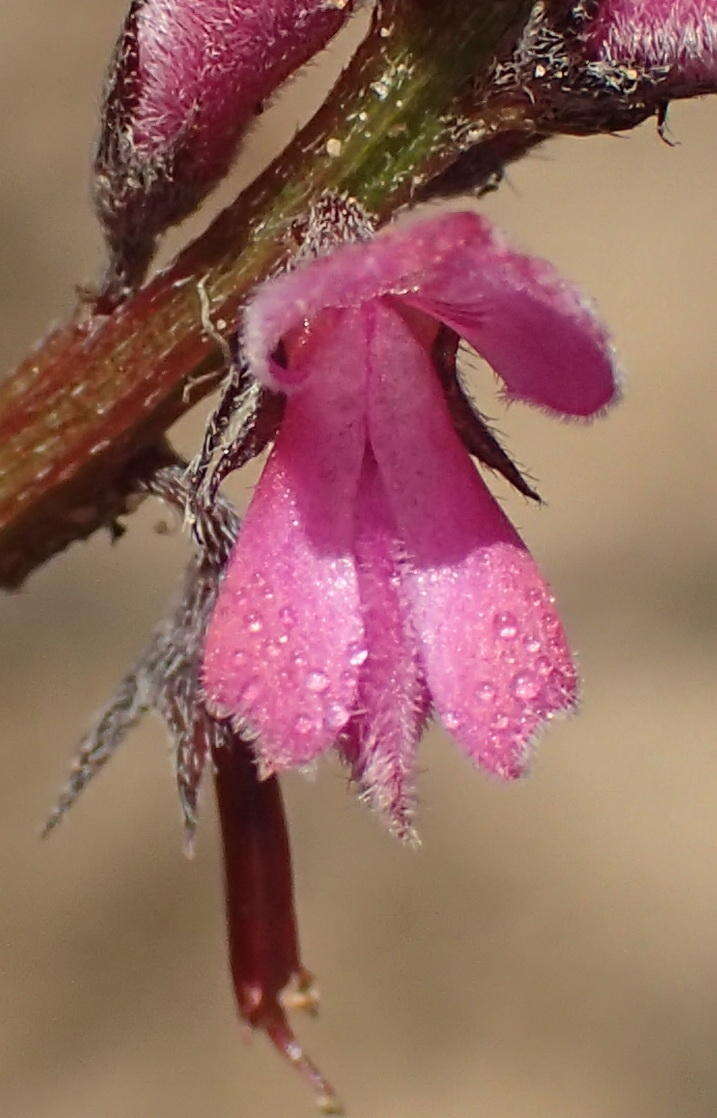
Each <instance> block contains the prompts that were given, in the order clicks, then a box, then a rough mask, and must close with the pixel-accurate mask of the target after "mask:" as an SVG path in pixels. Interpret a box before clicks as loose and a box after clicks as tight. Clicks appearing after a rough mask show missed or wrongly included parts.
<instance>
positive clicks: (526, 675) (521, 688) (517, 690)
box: [510, 672, 541, 702]
mask: <svg viewBox="0 0 717 1118" xmlns="http://www.w3.org/2000/svg"><path fill="white" fill-rule="evenodd" d="M540 687H541V683H540V680H539V679H537V677H536V676H534V675H533V673H532V672H518V674H517V675H516V676H513V682H512V683H511V685H510V689H511V691H512V692H513V694H514V695H515V697H516V699H521V700H522V701H523V702H530V700H531V699H534V698H535V696H536V695H537V694H538V692H539V691H540Z"/></svg>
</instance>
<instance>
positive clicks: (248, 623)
mask: <svg viewBox="0 0 717 1118" xmlns="http://www.w3.org/2000/svg"><path fill="white" fill-rule="evenodd" d="M339 319H340V320H341V321H338V320H339ZM363 339H364V332H363V329H362V322H361V316H360V315H359V314H347V313H345V314H342V315H327V316H325V318H324V320H323V322H322V323H321V324H319V326H317V329H316V330H315V332H314V335H313V339H312V347H311V353H310V354H307V360H310V361H311V362H312V363H313V368H314V370H315V372H316V376H312V377H311V378H309V381H308V382H307V386H306V388H305V389H304V390H302V391H300V392H299V393H297V394H296V395H295V396H294V397H292V398H291V400H290V401H289V403H288V406H287V410H286V415H285V418H284V421H283V424H282V427H281V431H280V433H279V437H278V439H277V443H276V446H275V448H274V451H273V453H272V455H271V457H270V459H269V462H268V464H267V466H266V468H265V470H264V473H263V475H262V477H261V480H260V482H259V485H258V486H257V489H256V492H255V494H254V498H253V500H252V502H251V506H250V508H249V511H248V513H247V515H246V519H245V521H244V523H243V525H242V527H241V530H240V532H239V538H238V540H237V543H236V545H235V548H234V551H233V553H232V556H231V558H230V560H229V563H228V566H227V571H226V576H225V578H224V581H223V583H222V586H221V588H220V591H219V596H218V599H217V605H216V608H215V611H214V614H213V616H212V619H211V622H210V624H209V627H208V633H207V640H206V651H205V660H204V688H205V692H206V700H207V705H208V706H209V708H210V709H211V710H213V711H214V712H215V713H216V714H218V715H222V716H225V717H226V716H227V715H231V716H233V717H234V718H236V719H238V720H239V721H242V720H243V721H245V722H246V723H247V724H248V725H249V727H250V728H251V729H252V730H254V731H255V732H256V733H257V734H258V735H259V740H258V742H257V747H256V748H257V752H258V754H259V755H260V758H261V759H262V761H263V763H264V766H265V768H267V769H268V770H274V769H280V768H285V767H288V766H295V765H302V764H307V763H308V762H310V761H311V760H312V759H313V758H314V757H315V756H316V755H317V754H318V753H320V752H321V751H322V750H324V749H326V748H327V747H328V746H330V745H331V744H332V742H333V741H334V740H335V738H336V736H337V734H338V732H339V731H340V730H341V728H342V727H343V726H344V725H345V723H346V722H347V720H348V718H349V716H350V711H351V708H352V706H353V704H354V700H355V697H356V688H357V679H358V662H357V652H358V651H359V650H361V649H362V648H363V647H364V635H363V625H362V622H361V616H360V610H359V595H358V584H357V576H356V569H355V565H354V558H353V536H354V501H355V495H356V488H357V483H358V478H359V473H360V469H361V463H362V460H363V454H364V447H365V418H364V415H365V387H364V384H363V383H362V379H361V375H360V370H361V368H362V364H361V352H362V350H363V351H364V352H365V343H364V340H363Z"/></svg>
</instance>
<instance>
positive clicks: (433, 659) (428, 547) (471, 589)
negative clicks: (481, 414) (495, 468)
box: [369, 304, 577, 778]
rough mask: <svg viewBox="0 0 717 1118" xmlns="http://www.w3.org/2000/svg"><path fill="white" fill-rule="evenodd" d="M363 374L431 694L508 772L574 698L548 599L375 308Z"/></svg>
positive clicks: (419, 364)
mask: <svg viewBox="0 0 717 1118" xmlns="http://www.w3.org/2000/svg"><path fill="white" fill-rule="evenodd" d="M397 368H401V369H406V370H407V371H408V370H410V376H411V392H410V393H407V392H404V391H402V387H401V381H400V378H398V377H396V375H395V370H396V369H397ZM369 377H370V381H369V384H370V392H369V398H370V402H371V406H370V412H369V438H370V442H371V445H372V447H373V450H374V453H375V455H376V459H377V461H378V465H379V470H380V472H381V476H382V478H383V480H384V483H385V486H386V491H387V494H388V499H389V503H390V505H391V508H392V510H393V513H394V515H395V517H396V520H397V522H398V527H399V530H400V532H401V534H402V537H403V539H404V541H405V543H406V548H407V551H408V554H409V556H410V557H411V558H412V560H413V564H412V567H413V569H412V570H410V571H408V572H406V574H405V576H404V582H405V586H406V589H407V592H408V593H409V594H410V596H411V603H412V609H413V614H412V616H413V622H414V625H415V628H416V631H417V633H418V637H419V640H420V642H421V648H422V656H423V663H424V666H425V672H426V681H427V684H428V688H429V691H430V693H431V697H432V699H433V701H434V704H435V706H436V709H437V711H438V713H439V714H440V716H441V719H442V721H443V723H444V725H445V726H446V728H447V729H448V730H449V731H450V732H451V734H452V735H453V737H455V739H456V741H458V743H459V744H460V745H461V746H462V747H463V748H464V749H465V750H466V752H467V753H468V754H469V755H470V756H471V757H472V758H473V759H474V760H475V761H477V762H478V763H479V764H481V765H482V766H483V767H484V768H486V769H489V770H490V771H492V772H495V773H497V774H498V775H500V776H503V777H505V778H511V777H515V776H518V775H519V774H520V773H521V772H522V771H523V769H524V767H525V764H526V753H527V749H528V746H529V744H530V741H531V738H532V737H533V736H534V733H535V731H536V730H537V728H538V727H539V726H540V724H541V723H542V722H543V721H544V720H545V719H547V718H550V717H551V716H552V715H553V714H555V713H556V712H558V711H561V710H566V709H569V708H570V707H571V706H572V705H573V704H574V702H575V699H576V691H577V683H576V676H575V669H574V666H573V663H572V660H571V657H570V652H569V649H568V646H567V642H566V639H565V634H564V632H563V629H562V626H561V624H560V620H559V618H558V616H557V613H556V612H555V609H554V607H553V599H552V597H551V595H550V591H549V590H548V588H547V586H546V585H545V583H544V582H543V580H542V578H541V577H540V574H539V572H538V569H537V567H536V565H535V563H534V562H533V560H532V559H531V557H530V555H529V554H528V552H527V551H526V549H525V546H524V545H523V543H522V541H521V540H520V538H519V537H518V535H517V533H516V532H515V531H514V529H513V528H512V527H511V525H510V524H509V522H508V520H507V519H506V517H505V516H504V515H503V513H502V512H501V510H500V509H499V507H498V505H497V504H496V503H495V501H494V500H493V498H492V497H491V496H490V494H489V492H488V490H487V489H486V487H485V485H484V484H483V482H482V481H481V479H480V477H479V476H478V474H477V473H476V471H475V469H474V467H473V464H472V462H471V460H470V458H469V457H468V455H467V453H466V452H465V450H464V449H463V447H462V445H461V444H460V442H459V440H458V438H457V436H456V434H455V432H454V430H453V428H452V426H451V423H450V419H449V416H448V413H447V411H446V406H445V403H444V400H443V397H442V393H441V389H440V386H439V383H438V378H437V377H436V375H435V372H434V370H433V368H432V366H431V363H430V361H429V358H428V354H427V352H426V350H425V348H424V347H423V346H422V345H421V344H420V343H419V341H418V340H417V339H416V337H415V335H414V334H413V332H412V331H411V329H410V328H409V327H408V326H407V324H406V323H405V322H404V321H402V320H401V318H400V317H399V316H398V314H397V313H396V312H395V311H394V310H393V309H392V308H391V307H389V306H386V305H381V304H376V305H375V307H374V328H373V332H372V344H371V349H370V373H369Z"/></svg>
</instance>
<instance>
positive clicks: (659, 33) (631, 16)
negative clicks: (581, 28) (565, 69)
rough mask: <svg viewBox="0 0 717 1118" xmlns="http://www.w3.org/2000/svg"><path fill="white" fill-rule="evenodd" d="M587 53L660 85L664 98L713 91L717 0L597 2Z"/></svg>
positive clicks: (716, 78) (716, 61)
mask: <svg viewBox="0 0 717 1118" xmlns="http://www.w3.org/2000/svg"><path fill="white" fill-rule="evenodd" d="M596 9H597V10H596V14H595V17H594V19H593V20H592V22H591V23H590V24H589V26H588V30H587V34H586V41H587V48H588V54H589V55H590V56H591V57H592V58H593V59H594V60H596V61H600V62H608V63H612V64H617V65H621V66H632V67H634V68H636V69H637V70H638V71H645V72H646V76H647V77H648V78H652V79H653V80H656V81H658V82H660V83H663V84H664V89H665V99H666V100H669V99H671V98H674V97H693V96H695V95H697V94H700V93H711V92H714V91H715V90H717V0H599V2H598V4H597V5H596Z"/></svg>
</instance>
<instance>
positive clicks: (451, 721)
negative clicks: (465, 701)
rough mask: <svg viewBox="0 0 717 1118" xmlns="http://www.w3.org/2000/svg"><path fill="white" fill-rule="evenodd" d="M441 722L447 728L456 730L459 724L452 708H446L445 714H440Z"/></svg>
mask: <svg viewBox="0 0 717 1118" xmlns="http://www.w3.org/2000/svg"><path fill="white" fill-rule="evenodd" d="M441 722H442V723H443V725H444V726H445V727H446V729H447V730H457V729H458V727H459V726H460V724H461V720H460V718H459V717H458V715H457V714H455V713H454V712H453V711H452V710H447V711H446V713H445V714H443V715H441Z"/></svg>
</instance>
